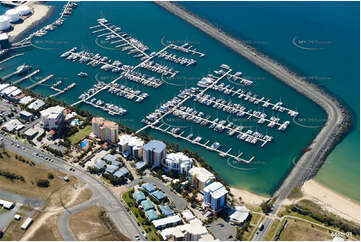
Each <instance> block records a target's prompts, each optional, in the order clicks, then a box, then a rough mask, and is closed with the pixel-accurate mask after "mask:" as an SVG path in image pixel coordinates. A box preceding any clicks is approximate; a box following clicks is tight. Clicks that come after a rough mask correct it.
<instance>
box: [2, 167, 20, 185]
mask: <svg viewBox="0 0 361 242" xmlns="http://www.w3.org/2000/svg"><path fill="white" fill-rule="evenodd" d="M0 176H3V177H5V178H6V179H9V180H11V181H13V180H19V181H22V182H25V179H24V177H23V176H18V175H16V174H15V173H12V172H8V171H1V170H0Z"/></svg>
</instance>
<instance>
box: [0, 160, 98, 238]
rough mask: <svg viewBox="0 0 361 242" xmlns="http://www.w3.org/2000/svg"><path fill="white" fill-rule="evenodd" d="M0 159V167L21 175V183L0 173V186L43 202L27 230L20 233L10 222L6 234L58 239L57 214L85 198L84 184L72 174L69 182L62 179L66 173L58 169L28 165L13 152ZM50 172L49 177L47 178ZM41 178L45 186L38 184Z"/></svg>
mask: <svg viewBox="0 0 361 242" xmlns="http://www.w3.org/2000/svg"><path fill="white" fill-rule="evenodd" d="M2 156H3V158H1V159H0V170H1V171H3V172H4V171H7V172H10V173H14V174H15V175H16V176H22V177H24V180H25V181H24V182H22V181H20V180H10V179H7V178H5V177H3V176H0V189H2V190H6V191H9V192H13V193H17V194H21V195H24V196H28V197H34V198H41V199H42V200H44V201H45V206H44V208H42V209H41V210H40V211H36V213H35V214H34V216H33V219H34V223H33V224H32V225H31V226H30V228H29V229H28V231H26V233H24V232H23V231H22V230H21V229H20V228H19V227H20V226H21V224H20V225H18V226H12V225H13V224H11V225H10V226H9V227H8V228H7V230H6V231H5V234H9V236H11V237H12V240H19V239H21V238H22V239H26V240H54V239H58V240H62V237H61V236H60V234H59V232H58V231H57V226H56V223H57V217H58V216H60V214H61V213H62V212H63V211H64V207H71V206H74V205H76V204H79V203H81V202H84V201H86V200H88V199H89V198H90V197H91V196H92V192H91V191H90V190H89V189H88V188H87V186H86V184H83V183H81V182H80V181H78V180H77V179H76V178H75V177H70V181H69V182H65V181H64V180H63V177H64V176H65V175H66V174H64V173H62V172H59V171H54V170H50V169H48V168H46V167H43V166H40V165H37V164H36V165H35V166H33V165H30V164H29V162H28V161H20V160H19V157H18V159H17V158H16V156H15V154H11V153H9V156H7V155H6V154H4V153H2ZM49 174H52V176H53V178H52V179H50V178H49ZM39 179H45V180H48V181H49V187H44V188H41V187H38V185H37V181H38V180H39Z"/></svg>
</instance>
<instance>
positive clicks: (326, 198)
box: [301, 179, 360, 224]
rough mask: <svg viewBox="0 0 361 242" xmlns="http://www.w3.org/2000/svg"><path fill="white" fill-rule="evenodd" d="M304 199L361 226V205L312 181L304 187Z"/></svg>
mask: <svg viewBox="0 0 361 242" xmlns="http://www.w3.org/2000/svg"><path fill="white" fill-rule="evenodd" d="M301 190H302V193H303V197H302V199H303V198H305V199H309V200H313V201H314V202H316V203H318V204H319V205H321V207H323V208H324V209H325V210H328V211H330V212H332V213H334V214H336V215H339V216H340V217H343V218H345V219H347V220H351V221H353V222H357V224H360V204H359V203H357V201H354V200H352V199H350V198H348V197H346V196H344V195H342V194H340V193H338V192H336V191H334V190H332V189H330V188H328V187H326V186H325V185H322V184H321V183H319V182H317V181H315V180H314V179H311V180H309V181H307V182H305V184H304V185H303V186H302V188H301Z"/></svg>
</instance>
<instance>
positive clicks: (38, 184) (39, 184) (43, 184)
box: [36, 179, 50, 187]
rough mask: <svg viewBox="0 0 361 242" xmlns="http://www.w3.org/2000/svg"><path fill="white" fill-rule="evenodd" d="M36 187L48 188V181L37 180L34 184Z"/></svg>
mask: <svg viewBox="0 0 361 242" xmlns="http://www.w3.org/2000/svg"><path fill="white" fill-rule="evenodd" d="M36 185H37V186H38V187H49V186H50V182H49V180H46V179H39V180H38V181H37V182H36Z"/></svg>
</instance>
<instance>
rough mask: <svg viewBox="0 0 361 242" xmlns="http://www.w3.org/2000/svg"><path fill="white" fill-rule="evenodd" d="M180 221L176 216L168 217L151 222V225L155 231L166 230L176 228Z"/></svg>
mask: <svg viewBox="0 0 361 242" xmlns="http://www.w3.org/2000/svg"><path fill="white" fill-rule="evenodd" d="M181 222H182V219H181V218H180V217H179V216H178V215H174V216H169V217H165V218H161V219H157V220H153V221H152V223H153V225H154V227H155V228H156V229H162V228H167V227H171V226H176V225H177V224H179V223H181Z"/></svg>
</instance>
